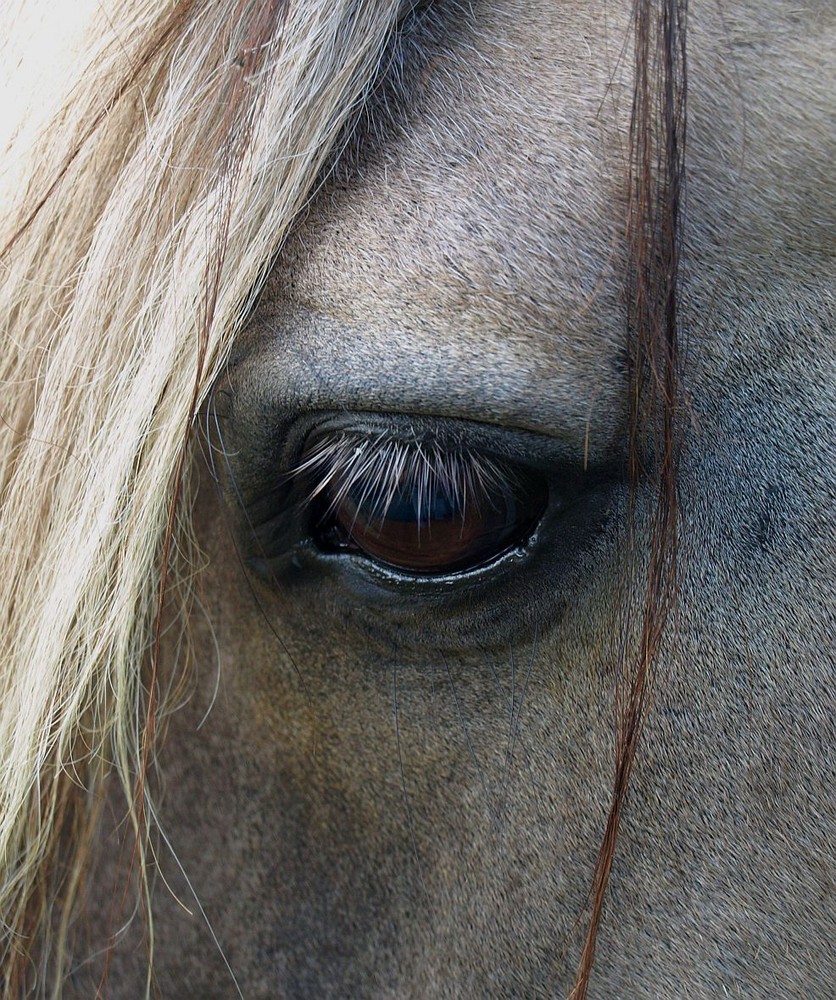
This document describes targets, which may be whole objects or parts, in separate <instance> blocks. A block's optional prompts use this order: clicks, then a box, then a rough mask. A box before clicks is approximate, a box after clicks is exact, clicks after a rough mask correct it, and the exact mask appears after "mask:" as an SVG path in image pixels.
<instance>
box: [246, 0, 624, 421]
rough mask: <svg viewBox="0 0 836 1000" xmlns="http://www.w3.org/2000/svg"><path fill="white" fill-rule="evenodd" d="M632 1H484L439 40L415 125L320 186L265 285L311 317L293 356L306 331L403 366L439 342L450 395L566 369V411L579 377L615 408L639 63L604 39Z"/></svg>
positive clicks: (280, 307)
mask: <svg viewBox="0 0 836 1000" xmlns="http://www.w3.org/2000/svg"><path fill="white" fill-rule="evenodd" d="M627 19H628V12H626V11H625V12H622V13H621V14H620V15H619V17H614V18H611V19H610V20H609V22H606V23H605V22H602V21H601V19H600V18H599V17H598V16H597V15H594V14H593V10H592V7H583V8H582V9H581V10H579V11H575V12H570V13H569V15H568V16H566V15H560V16H556V14H555V10H554V7H553V5H550V4H540V5H538V6H537V8H536V9H533V10H531V11H530V12H529V13H528V14H527V15H526V16H525V17H521V16H520V11H519V10H515V9H514V7H513V5H511V6H506V5H502V4H495V3H484V4H481V5H478V6H477V8H476V11H475V13H474V16H473V18H472V19H463V20H461V21H460V22H459V23H456V24H453V25H451V26H450V30H449V32H447V33H445V34H444V37H443V38H441V39H438V38H436V39H435V40H434V41H432V42H431V43H430V44H428V46H427V50H426V65H425V66H424V68H423V70H422V72H421V73H420V74H419V76H418V79H417V82H416V83H415V85H414V87H413V89H412V92H411V93H410V94H409V96H408V99H407V101H406V102H405V103H406V104H407V105H408V106H407V107H405V108H402V109H400V111H399V115H400V116H401V118H402V120H401V122H400V125H399V126H398V127H389V126H388V125H387V124H386V123H385V122H384V123H382V129H381V132H382V138H375V137H374V135H373V136H371V137H369V138H370V141H364V142H363V146H362V150H361V152H360V153H358V155H357V161H356V164H355V163H354V162H352V169H351V171H350V173H349V175H348V179H347V180H345V181H340V179H339V176H338V179H337V181H336V182H331V183H329V184H328V185H326V187H325V189H324V190H323V191H322V192H321V193H320V195H319V196H318V197H317V198H316V199H315V200H314V202H313V203H312V205H311V207H310V209H309V211H308V212H307V214H306V216H305V218H304V220H302V222H301V223H300V225H299V226H298V227H297V228H296V231H295V232H294V234H293V235H292V236H291V238H290V240H289V241H288V244H287V246H286V248H285V252H284V254H283V258H282V261H281V263H280V265H279V266H278V267H277V268H276V270H275V271H274V274H273V277H272V280H271V283H270V285H269V287H268V289H267V294H266V295H265V296H264V297H263V298H262V302H261V307H260V308H261V316H262V317H264V318H267V319H268V320H274V324H273V325H274V326H278V327H281V328H282V329H283V330H287V329H290V330H292V333H293V337H292V338H291V339H292V344H289V345H288V355H289V356H288V358H287V359H286V360H285V361H284V362H283V370H284V371H287V370H288V368H289V367H290V368H292V367H293V366H294V365H297V364H298V363H299V362H298V358H299V356H300V350H299V348H300V346H301V348H302V351H301V353H302V354H304V355H306V356H307V355H308V354H313V355H315V356H316V358H317V360H319V359H321V358H323V356H324V355H328V356H329V357H331V358H333V361H332V363H331V364H332V367H333V368H335V369H338V370H339V371H340V373H341V374H342V375H345V377H347V378H350V377H351V374H352V372H355V371H356V372H357V373H359V374H360V375H363V374H364V373H367V372H369V371H370V370H373V371H375V372H376V374H377V376H378V377H379V379H380V380H382V381H388V382H389V383H390V384H392V382H393V380H392V378H391V377H390V376H391V374H392V373H390V374H389V375H387V365H391V366H392V367H393V368H394V369H397V368H398V367H399V366H404V365H405V366H408V367H410V366H413V365H415V364H417V363H418V362H419V359H421V358H424V359H426V358H431V359H433V365H434V366H436V367H438V368H441V369H445V370H449V372H450V376H449V377H447V376H446V375H445V374H444V372H442V375H441V376H440V378H441V380H443V381H445V382H447V383H449V385H451V386H452V385H453V384H454V383H455V380H456V379H458V380H459V385H458V386H457V387H455V389H454V390H448V391H447V395H448V396H451V395H454V394H455V391H456V390H457V391H458V392H459V393H461V392H462V391H466V388H467V387H466V386H464V385H463V382H466V381H467V380H468V379H470V378H473V379H478V378H479V372H480V371H485V372H489V373H490V375H491V379H492V384H491V387H490V388H489V389H488V390H487V391H488V393H489V394H490V395H492V396H493V397H494V399H496V398H497V397H498V396H499V395H500V394H501V393H502V386H503V384H504V383H507V386H508V389H509V391H510V392H511V393H512V394H513V395H514V396H515V397H517V398H519V399H523V397H524V395H525V393H526V392H527V391H536V387H537V386H542V385H543V384H544V381H545V380H546V379H548V381H549V391H550V393H551V395H552V396H554V397H555V398H556V399H558V400H559V401H561V409H562V412H563V414H564V419H568V417H567V416H566V415H567V413H568V404H567V400H568V397H569V396H570V395H574V396H578V394H579V393H578V389H579V386H580V387H581V389H582V390H583V391H582V392H581V394H580V395H581V396H584V393H585V392H586V394H588V395H589V397H590V398H589V399H586V398H583V399H581V400H580V402H579V403H578V414H577V419H578V420H585V419H586V415H587V411H588V410H589V409H590V407H593V406H594V405H596V404H603V400H604V398H608V399H610V400H611V401H612V404H611V406H609V408H611V409H614V408H615V407H616V405H617V404H616V403H615V400H616V398H617V397H620V394H621V390H622V380H623V362H622V353H623V346H622V341H623V317H622V309H621V305H620V296H621V281H622V268H621V266H620V264H619V261H620V257H621V248H620V245H619V229H620V224H621V222H622V220H623V214H624V210H623V199H622V198H621V194H620V192H619V185H620V184H621V183H622V182H623V177H622V174H623V163H621V162H620V158H619V156H618V155H617V152H616V151H617V149H618V142H619V137H620V136H623V135H624V134H625V133H626V128H627V123H626V119H625V117H624V115H625V114H626V111H625V110H624V108H625V107H628V106H629V98H628V95H627V93H626V91H625V89H624V88H625V86H628V85H629V81H628V83H627V84H624V83H623V81H622V75H624V74H623V72H622V71H624V67H623V66H621V67H616V66H615V65H614V62H615V60H614V58H613V59H612V60H610V59H608V58H605V59H601V58H600V56H599V55H598V54H596V50H600V49H601V47H602V46H603V45H604V42H605V39H606V38H607V37H608V35H611V36H612V37H613V38H618V39H619V40H620V42H623V38H624V36H625V34H626V31H627ZM538 22H539V24H540V27H541V29H542V30H537V25H538ZM618 25H620V27H617V26H618ZM627 75H629V74H627ZM616 90H618V91H619V93H620V94H622V95H623V96H624V102H623V106H621V105H619V107H618V108H616V106H615V103H613V100H612V96H613V94H614V93H615V91H616ZM603 103H606V105H607V107H606V110H605V111H603V112H602V104H603ZM335 355H336V356H335ZM500 373H501V374H500ZM422 377H423V378H424V379H430V378H432V377H433V375H432V373H431V372H429V371H428V370H427V368H426V366H424V373H423V376H422ZM593 390H594V391H593ZM439 395H444V392H443V391H442V392H440V393H439ZM599 408H601V409H607V408H608V407H606V406H603V405H601V406H600V407H599Z"/></svg>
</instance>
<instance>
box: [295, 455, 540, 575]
mask: <svg viewBox="0 0 836 1000" xmlns="http://www.w3.org/2000/svg"><path fill="white" fill-rule="evenodd" d="M319 455H320V457H319V458H309V459H308V460H307V461H306V462H305V463H304V467H305V468H307V469H308V471H313V473H314V480H316V477H317V476H319V482H318V483H317V484H316V486H315V487H314V489H313V490H312V494H311V495H312V499H313V500H314V527H313V531H312V534H313V537H314V540H315V542H316V543H317V545H318V546H319V548H320V549H322V550H323V551H330V552H350V553H355V554H360V555H364V556H366V557H367V558H368V559H371V560H373V561H375V562H378V563H382V564H383V565H385V566H390V567H394V568H396V569H399V570H402V571H406V572H409V573H415V574H420V575H431V574H441V573H451V572H457V571H458V572H460V571H462V570H466V569H473V568H476V567H478V566H481V565H484V564H485V563H488V562H491V561H492V560H493V559H494V558H496V557H497V556H498V555H500V554H502V553H503V552H505V551H507V550H508V549H510V548H512V547H514V546H516V545H519V544H520V543H521V542H524V541H525V540H526V539H527V538H528V537H529V536H530V534H531V532H532V531H533V529H534V528H535V526H536V525H537V522H538V521H539V520H540V518H541V516H542V514H543V512H544V510H545V508H546V503H547V500H548V487H547V486H546V483H545V481H544V480H543V479H542V478H541V477H540V476H538V475H536V474H535V473H533V472H531V471H530V470H528V469H525V468H522V467H520V466H518V465H516V463H511V462H508V461H498V460H496V459H494V458H487V457H485V456H483V455H476V454H473V453H470V452H467V451H450V450H445V449H444V448H443V447H442V446H440V445H439V444H436V443H430V444H427V443H426V442H425V443H422V444H418V443H407V442H403V441H393V440H387V439H385V438H378V439H375V440H369V439H365V440H359V441H358V440H357V439H356V438H353V436H352V437H349V438H342V439H341V440H340V441H339V443H338V444H337V445H336V446H334V445H333V443H332V444H331V446H330V447H326V448H324V449H321V450H320V452H319Z"/></svg>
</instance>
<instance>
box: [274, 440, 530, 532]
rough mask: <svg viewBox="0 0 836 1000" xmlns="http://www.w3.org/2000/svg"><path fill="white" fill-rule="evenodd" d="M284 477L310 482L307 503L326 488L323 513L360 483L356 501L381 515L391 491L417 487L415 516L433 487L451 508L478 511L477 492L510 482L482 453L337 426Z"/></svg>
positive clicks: (424, 507)
mask: <svg viewBox="0 0 836 1000" xmlns="http://www.w3.org/2000/svg"><path fill="white" fill-rule="evenodd" d="M290 477H291V478H297V477H304V478H306V479H309V480H310V481H311V482H312V484H313V485H312V486H311V488H310V489H309V491H308V493H307V496H306V501H307V502H308V503H316V501H317V500H319V499H320V498H321V497H322V496H323V495H325V494H326V493H328V494H330V502H329V503H328V505H327V507H326V508H325V511H324V515H323V516H325V517H327V516H328V515H330V514H333V513H334V512H335V510H336V509H337V508H338V507H339V505H340V504H341V503H342V501H343V500H344V499H345V498H346V497H347V496H348V495H349V494H350V493H351V492H352V490H353V489H354V488H355V487H357V486H358V485H362V486H363V490H362V493H361V497H360V499H361V502H363V503H366V504H368V505H369V506H370V507H371V508H372V509H373V510H374V511H375V513H376V515H377V516H378V517H379V518H380V519H381V520H383V519H385V517H386V515H387V512H388V511H389V509H390V507H391V505H392V502H393V501H394V499H395V497H396V495H397V494H398V493H399V492H403V491H404V490H405V489H417V501H416V506H417V511H418V519H419V521H421V520H422V514H423V513H425V512H429V511H430V510H431V508H432V502H433V499H434V498H435V497H436V496H438V495H439V493H440V494H441V495H442V496H443V497H444V499H445V500H446V501H447V502H448V503H449V504H450V506H451V507H452V508H453V509H454V510H458V511H464V510H466V509H467V507H468V505H472V506H473V507H474V508H475V509H476V510H477V511H478V510H479V502H480V496H482V497H484V496H488V495H489V491H490V490H491V489H508V488H511V487H513V486H514V485H515V481H514V479H512V478H511V477H510V476H509V473H508V471H506V470H504V469H501V468H500V467H499V465H498V464H497V463H496V462H494V461H492V460H491V459H490V458H489V457H487V456H485V455H481V454H477V453H474V452H471V451H468V450H466V449H459V450H451V449H449V448H446V447H443V446H442V445H440V444H439V443H438V442H437V441H423V442H420V441H415V442H407V441H404V440H400V439H396V438H391V437H389V436H388V435H386V434H384V433H380V434H378V435H377V436H375V437H368V436H365V435H361V434H352V433H348V432H343V433H341V434H340V435H339V436H328V437H325V438H323V439H322V440H321V441H320V442H318V443H317V444H315V445H314V447H313V448H312V449H311V450H310V451H309V452H308V453H307V454H306V455H305V457H304V458H303V460H302V461H301V462H300V463H299V464H298V465H297V466H296V467H295V468H294V469H292V470H291V472H290ZM426 519H427V521H428V520H429V515H428V513H427V518H426Z"/></svg>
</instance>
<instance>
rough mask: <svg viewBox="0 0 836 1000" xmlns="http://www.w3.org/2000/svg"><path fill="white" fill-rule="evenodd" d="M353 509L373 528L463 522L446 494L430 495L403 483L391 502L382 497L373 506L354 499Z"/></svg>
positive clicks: (434, 493) (437, 491)
mask: <svg viewBox="0 0 836 1000" xmlns="http://www.w3.org/2000/svg"><path fill="white" fill-rule="evenodd" d="M351 499H352V502H353V505H354V506H355V508H356V509H357V510H358V511H362V516H363V519H364V520H366V521H367V522H369V523H370V524H372V525H375V524H381V525H382V524H383V523H384V522H386V521H397V522H399V523H403V524H407V523H410V522H412V523H415V524H431V523H432V522H433V521H452V520H453V519H459V520H462V517H463V513H464V512H463V511H462V510H461V508H460V506H459V505H458V504H457V503H455V502H454V501H453V500H452V499H451V498H450V497H449V496H448V495H447V494H446V493H445V492H444V491H442V490H440V489H435V490H434V491H433V492H432V494H431V495H429V496H428V495H427V490H426V489H421V488H420V487H419V486H418V485H417V484H416V485H413V484H411V483H401V484H400V486H398V488H397V490H396V492H395V494H394V496H392V498H391V499H389V498H387V497H382V498H380V499H375V500H374V501H372V502H369V501H368V500H366V501H364V500H363V499H362V497H361V496H356V495H355V496H352V497H351Z"/></svg>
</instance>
